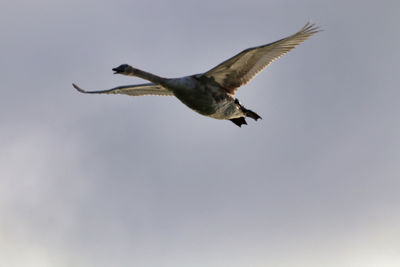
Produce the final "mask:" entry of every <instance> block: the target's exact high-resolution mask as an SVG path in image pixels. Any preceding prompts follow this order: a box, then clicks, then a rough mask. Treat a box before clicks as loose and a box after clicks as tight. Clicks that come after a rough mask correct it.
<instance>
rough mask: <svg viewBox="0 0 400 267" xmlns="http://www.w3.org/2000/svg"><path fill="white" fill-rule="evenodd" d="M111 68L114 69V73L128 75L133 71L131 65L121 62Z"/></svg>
mask: <svg viewBox="0 0 400 267" xmlns="http://www.w3.org/2000/svg"><path fill="white" fill-rule="evenodd" d="M112 70H113V71H114V74H124V75H129V74H132V73H133V68H132V66H129V65H128V64H122V65H120V66H118V67H116V68H113V69H112Z"/></svg>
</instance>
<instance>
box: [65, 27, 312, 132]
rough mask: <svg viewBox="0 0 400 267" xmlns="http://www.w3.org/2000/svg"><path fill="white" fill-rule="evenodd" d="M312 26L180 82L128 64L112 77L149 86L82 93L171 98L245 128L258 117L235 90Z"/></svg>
mask: <svg viewBox="0 0 400 267" xmlns="http://www.w3.org/2000/svg"><path fill="white" fill-rule="evenodd" d="M318 31H319V30H318V28H317V27H315V25H314V24H310V23H307V24H306V25H305V26H304V27H303V28H302V29H301V30H300V31H298V32H297V33H295V34H293V35H291V36H289V37H286V38H284V39H281V40H279V41H276V42H273V43H270V44H267V45H262V46H258V47H253V48H248V49H246V50H243V51H242V52H241V53H239V54H237V55H236V56H234V57H232V58H230V59H228V60H226V61H224V62H222V63H221V64H219V65H218V66H216V67H215V68H213V69H211V70H209V71H207V72H205V73H201V74H196V75H191V76H185V77H181V78H172V79H171V78H163V77H160V76H157V75H155V74H152V73H149V72H146V71H143V70H140V69H137V68H134V67H132V66H130V65H128V64H123V65H120V66H119V67H117V68H114V69H113V71H115V74H122V75H128V76H137V77H139V78H143V79H145V80H148V81H150V82H151V83H147V84H139V85H127V86H119V87H115V88H112V89H109V90H100V91H85V90H83V89H81V88H80V87H78V86H77V85H75V84H73V86H74V87H75V89H77V90H78V91H80V92H82V93H89V94H126V95H131V96H139V95H164V96H175V97H177V98H178V99H179V100H180V101H181V102H182V103H184V104H185V105H186V106H188V107H189V108H191V109H192V110H194V111H196V112H198V113H200V114H202V115H204V116H208V117H211V118H215V119H220V120H230V121H232V122H233V123H235V124H236V125H238V126H239V127H240V126H241V125H243V124H247V122H246V120H245V118H246V117H250V118H252V119H254V120H258V119H260V118H261V117H260V116H259V115H258V114H257V113H255V112H253V111H251V110H249V109H246V108H245V107H244V106H243V105H241V104H240V102H239V100H238V99H236V98H235V97H234V95H235V92H236V90H237V88H238V87H240V86H242V85H244V84H246V83H248V82H249V81H250V80H251V79H252V78H254V76H255V75H257V74H258V73H259V72H260V71H261V70H263V69H264V68H265V67H267V66H268V65H269V64H270V63H272V62H273V61H274V60H276V59H277V58H279V57H281V56H282V55H284V54H286V53H287V52H289V51H290V50H292V49H293V48H295V47H296V46H297V45H299V44H300V43H302V42H303V41H304V40H306V39H307V38H308V37H310V36H311V35H313V34H315V33H316V32H318Z"/></svg>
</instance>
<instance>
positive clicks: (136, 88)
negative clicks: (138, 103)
mask: <svg viewBox="0 0 400 267" xmlns="http://www.w3.org/2000/svg"><path fill="white" fill-rule="evenodd" d="M72 85H73V86H74V88H75V89H76V90H78V91H79V92H81V93H84V94H122V95H130V96H143V95H158V96H173V95H174V93H173V92H171V91H169V90H167V89H165V88H164V87H162V86H161V85H157V84H153V83H146V84H136V85H124V86H118V87H115V88H112V89H108V90H98V91H86V90H83V89H82V88H80V87H79V86H77V85H76V84H74V83H73V84H72Z"/></svg>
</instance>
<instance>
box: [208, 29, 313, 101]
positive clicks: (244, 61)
mask: <svg viewBox="0 0 400 267" xmlns="http://www.w3.org/2000/svg"><path fill="white" fill-rule="evenodd" d="M318 31H319V28H318V27H316V26H315V24H311V23H309V22H308V23H307V24H306V25H305V26H304V27H303V28H302V29H301V30H300V31H298V32H297V33H295V34H293V35H291V36H289V37H286V38H284V39H281V40H279V41H276V42H273V43H270V44H267V45H261V46H257V47H252V48H248V49H246V50H243V51H242V52H241V53H239V54H237V55H236V56H234V57H232V58H230V59H228V60H226V61H224V62H223V63H221V64H220V65H218V66H216V67H215V68H213V69H211V70H209V71H207V72H206V73H204V76H206V77H208V78H211V79H214V80H215V82H217V83H218V84H220V85H221V86H222V87H223V88H225V89H226V90H227V91H228V92H229V93H231V94H234V93H235V91H236V89H237V88H238V87H240V86H242V85H244V84H246V83H248V82H249V81H250V80H251V79H253V78H254V76H256V75H257V74H258V73H259V72H260V71H262V70H263V69H264V68H266V67H267V66H268V65H269V64H271V63H272V62H273V61H275V60H276V59H278V58H280V57H281V56H283V55H285V54H286V53H288V52H289V51H291V50H292V49H293V48H295V47H296V46H298V45H299V44H301V43H302V42H303V41H305V40H307V38H309V37H310V36H311V35H313V34H315V33H317V32H318Z"/></svg>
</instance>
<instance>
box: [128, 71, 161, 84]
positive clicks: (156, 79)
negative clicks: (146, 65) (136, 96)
mask: <svg viewBox="0 0 400 267" xmlns="http://www.w3.org/2000/svg"><path fill="white" fill-rule="evenodd" d="M130 75H131V76H137V77H139V78H142V79H145V80H148V81H150V82H152V83H155V84H162V83H164V82H165V80H166V78H163V77H160V76H157V75H154V74H152V73H150V72H146V71H143V70H139V69H136V68H133V70H132V73H131V74H130Z"/></svg>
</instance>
